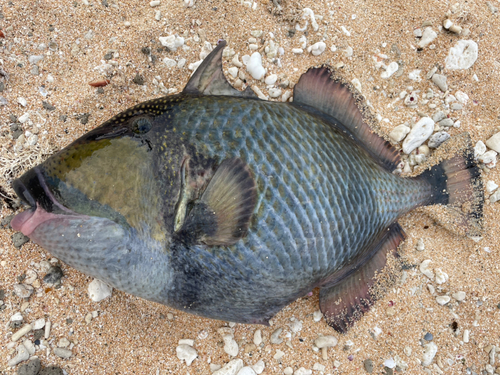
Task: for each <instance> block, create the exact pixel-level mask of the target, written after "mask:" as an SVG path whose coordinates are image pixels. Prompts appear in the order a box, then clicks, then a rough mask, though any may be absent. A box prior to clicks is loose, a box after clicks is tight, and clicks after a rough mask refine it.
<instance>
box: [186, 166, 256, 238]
mask: <svg viewBox="0 0 500 375" xmlns="http://www.w3.org/2000/svg"><path fill="white" fill-rule="evenodd" d="M256 202H257V192H256V185H255V181H254V178H253V176H252V173H251V172H250V170H249V169H248V166H247V164H246V163H245V162H243V161H242V160H241V159H239V158H231V159H226V160H224V161H223V162H222V163H221V164H220V165H219V167H218V168H217V170H216V171H215V174H214V176H213V177H212V179H211V180H210V182H209V184H208V186H207V188H206V189H205V191H204V192H203V194H202V196H201V198H200V199H199V201H197V202H196V203H195V204H194V206H193V208H192V209H191V211H190V212H189V214H188V215H187V217H186V220H185V222H184V223H183V225H182V227H181V229H180V230H179V231H178V239H179V240H181V241H183V242H184V243H202V244H205V245H209V246H229V245H233V244H234V243H236V242H237V241H238V240H239V239H241V238H243V237H244V236H245V235H246V233H247V231H248V226H249V224H250V219H251V217H252V214H253V210H254V208H255V204H256Z"/></svg>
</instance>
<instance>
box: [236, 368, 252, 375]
mask: <svg viewBox="0 0 500 375" xmlns="http://www.w3.org/2000/svg"><path fill="white" fill-rule="evenodd" d="M237 375H257V374H256V372H255V371H254V369H253V368H251V367H250V366H245V367H243V368H242V369H241V370H240V371H238V373H237Z"/></svg>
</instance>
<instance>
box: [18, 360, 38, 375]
mask: <svg viewBox="0 0 500 375" xmlns="http://www.w3.org/2000/svg"><path fill="white" fill-rule="evenodd" d="M41 367H42V365H41V362H40V358H33V359H32V360H30V361H29V362H28V363H23V364H22V365H21V366H19V368H18V369H17V375H37V374H38V373H39V372H40V368H41Z"/></svg>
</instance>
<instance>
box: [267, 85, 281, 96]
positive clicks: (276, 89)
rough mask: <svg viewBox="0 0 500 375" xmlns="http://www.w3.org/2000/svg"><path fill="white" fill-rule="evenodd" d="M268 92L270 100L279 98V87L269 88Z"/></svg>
mask: <svg viewBox="0 0 500 375" xmlns="http://www.w3.org/2000/svg"><path fill="white" fill-rule="evenodd" d="M268 91H269V96H270V97H271V98H277V97H279V96H281V89H280V88H279V87H271V88H270V89H269V90H268Z"/></svg>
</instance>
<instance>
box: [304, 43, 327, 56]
mask: <svg viewBox="0 0 500 375" xmlns="http://www.w3.org/2000/svg"><path fill="white" fill-rule="evenodd" d="M325 49H326V44H325V43H324V42H318V43H314V44H313V45H312V46H309V47H308V48H307V51H308V52H310V53H312V54H313V56H319V55H321V54H322V53H323V52H325Z"/></svg>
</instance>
